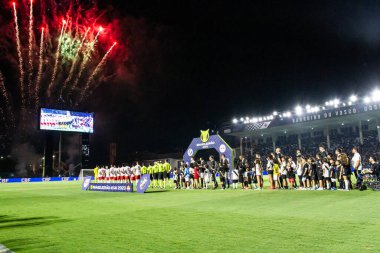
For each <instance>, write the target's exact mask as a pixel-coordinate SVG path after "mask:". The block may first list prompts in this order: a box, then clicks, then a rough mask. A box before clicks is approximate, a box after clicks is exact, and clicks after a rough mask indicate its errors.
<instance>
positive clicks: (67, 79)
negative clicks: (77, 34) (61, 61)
mask: <svg viewBox="0 0 380 253" xmlns="http://www.w3.org/2000/svg"><path fill="white" fill-rule="evenodd" d="M89 31H90V28H87V30H86V32H85V34H84V36H83V38H82V41H81V43H80V45H79V47H78V49H77V52H76V53H75V56H74V60H73V63H72V64H71V68H70V72H69V76H68V77H67V78H66V80H65V83H64V85H63V88H64V87H65V86H66V85H67V84H68V82H70V81H71V79H72V78H73V75H74V70H75V65H76V63H77V61H78V57H79V52H80V51H81V49H82V47H83V44H84V41H85V39H86V37H87V34H88V32H89Z"/></svg>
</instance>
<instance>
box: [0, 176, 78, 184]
mask: <svg viewBox="0 0 380 253" xmlns="http://www.w3.org/2000/svg"><path fill="white" fill-rule="evenodd" d="M58 181H78V177H32V178H1V179H0V183H4V184H6V183H35V182H58Z"/></svg>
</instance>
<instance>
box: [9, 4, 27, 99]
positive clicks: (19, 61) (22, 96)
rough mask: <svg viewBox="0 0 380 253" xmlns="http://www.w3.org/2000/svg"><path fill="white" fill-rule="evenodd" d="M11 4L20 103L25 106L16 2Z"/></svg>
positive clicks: (22, 61) (22, 62)
mask: <svg viewBox="0 0 380 253" xmlns="http://www.w3.org/2000/svg"><path fill="white" fill-rule="evenodd" d="M12 4H13V15H14V22H15V36H16V44H17V55H18V65H19V66H18V68H19V71H20V92H21V104H22V106H25V94H24V69H23V64H24V60H23V58H22V53H21V42H20V30H19V28H18V18H17V9H16V3H15V2H13V3H12Z"/></svg>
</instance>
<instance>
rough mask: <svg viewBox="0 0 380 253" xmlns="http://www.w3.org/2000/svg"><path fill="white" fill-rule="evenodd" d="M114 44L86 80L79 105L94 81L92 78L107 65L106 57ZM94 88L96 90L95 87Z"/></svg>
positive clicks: (114, 44)
mask: <svg viewBox="0 0 380 253" xmlns="http://www.w3.org/2000/svg"><path fill="white" fill-rule="evenodd" d="M116 44H117V43H116V42H114V43H113V45H112V46H111V47H110V49H108V51H107V53H106V54H105V55H104V56H103V58H102V60H101V61H100V62H99V64H98V65H97V66H96V68H95V69H94V71H93V72H92V74H91V76H90V77H89V78H88V80H87V82H86V86H85V87H84V89H83V91H82V93H81V97H80V99H79V103H80V102H82V100H83V99H84V98H85V96H87V94H86V93H87V91H88V90H89V89H90V84H91V83H92V82H93V81H94V78H95V77H96V76H97V75H98V74H99V72H100V71H102V70H103V68H104V66H105V65H106V63H107V59H108V56H109V54H110V53H111V51H112V49H113V48H114V47H115V46H116ZM94 88H96V86H95V87H94Z"/></svg>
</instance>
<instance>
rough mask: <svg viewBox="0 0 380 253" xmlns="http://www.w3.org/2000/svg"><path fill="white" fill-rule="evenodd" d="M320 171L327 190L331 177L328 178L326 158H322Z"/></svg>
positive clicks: (329, 187)
mask: <svg viewBox="0 0 380 253" xmlns="http://www.w3.org/2000/svg"><path fill="white" fill-rule="evenodd" d="M322 173H323V180H324V182H325V187H326V189H327V190H330V189H331V178H330V165H329V164H328V162H327V158H326V157H325V158H323V159H322Z"/></svg>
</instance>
